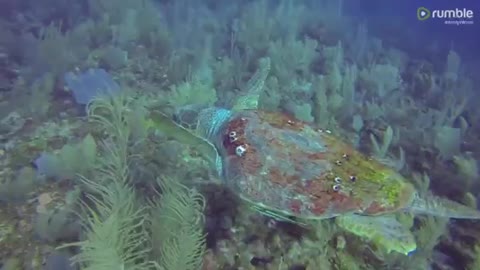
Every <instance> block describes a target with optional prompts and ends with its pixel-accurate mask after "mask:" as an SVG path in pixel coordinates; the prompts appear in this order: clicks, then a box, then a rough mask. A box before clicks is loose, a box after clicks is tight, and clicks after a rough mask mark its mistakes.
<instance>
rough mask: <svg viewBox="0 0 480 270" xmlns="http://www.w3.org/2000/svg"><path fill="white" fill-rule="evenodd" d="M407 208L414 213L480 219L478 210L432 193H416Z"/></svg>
mask: <svg viewBox="0 0 480 270" xmlns="http://www.w3.org/2000/svg"><path fill="white" fill-rule="evenodd" d="M406 210H407V211H408V212H411V213H413V214H426V215H432V216H437V217H445V218H455V219H480V212H479V211H478V210H476V209H473V208H470V207H468V206H465V205H463V204H460V203H457V202H455V201H452V200H449V199H446V198H442V197H438V196H435V195H433V194H431V193H427V194H422V195H419V194H416V195H415V197H414V199H413V200H412V202H411V204H410V205H409V206H408V208H407V209H406Z"/></svg>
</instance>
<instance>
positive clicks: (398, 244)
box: [335, 215, 417, 255]
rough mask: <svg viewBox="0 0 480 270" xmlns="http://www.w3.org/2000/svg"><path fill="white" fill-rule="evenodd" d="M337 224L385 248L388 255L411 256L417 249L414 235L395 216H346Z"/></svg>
mask: <svg viewBox="0 0 480 270" xmlns="http://www.w3.org/2000/svg"><path fill="white" fill-rule="evenodd" d="M335 222H336V223H337V225H339V226H340V227H341V228H343V229H344V230H346V231H348V232H351V233H353V234H355V235H357V236H359V237H362V238H365V239H367V240H369V241H371V242H373V243H375V244H376V245H377V246H379V247H382V248H384V249H385V251H386V252H387V253H390V252H392V251H395V252H399V253H402V254H405V255H409V254H410V253H411V252H413V251H415V250H416V248H417V244H416V243H415V237H414V236H413V234H412V233H411V232H410V230H408V229H407V228H405V227H404V226H403V225H402V224H400V222H398V221H397V219H396V218H395V216H393V215H382V216H362V215H345V216H339V217H336V218H335Z"/></svg>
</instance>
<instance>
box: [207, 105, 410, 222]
mask: <svg viewBox="0 0 480 270" xmlns="http://www.w3.org/2000/svg"><path fill="white" fill-rule="evenodd" d="M213 143H214V144H215V145H216V148H217V149H218V151H219V154H220V156H221V158H222V160H223V162H224V163H223V174H224V177H223V179H225V181H226V184H227V185H228V186H229V187H230V188H232V189H233V190H234V191H235V192H236V193H237V194H240V196H241V197H242V198H243V199H246V200H247V201H250V202H251V203H254V204H255V205H257V206H260V207H262V208H266V209H270V210H273V211H275V212H277V213H279V214H281V215H286V216H295V217H300V218H306V219H323V218H331V217H335V216H338V215H343V214H347V213H357V214H367V215H378V214H385V213H390V212H394V211H397V210H399V209H403V208H406V207H407V206H408V205H409V204H410V203H411V201H412V200H413V197H414V194H415V192H414V189H413V187H412V186H411V185H410V184H409V183H408V182H407V181H405V180H404V179H403V178H402V177H401V176H400V175H399V174H398V173H396V172H394V171H393V170H392V169H389V168H387V167H385V166H384V165H382V164H380V163H379V162H376V161H375V160H372V159H371V158H369V157H367V156H365V155H363V154H361V153H360V152H358V151H356V150H355V149H353V148H352V147H351V146H350V145H347V144H345V143H343V142H342V141H340V140H339V139H337V138H336V137H335V136H332V135H331V134H330V132H329V131H326V130H319V129H314V128H313V127H312V126H310V125H307V124H305V123H303V122H301V121H299V120H296V119H294V118H291V117H289V116H287V115H285V114H280V113H268V112H262V111H256V110H245V111H241V112H237V113H235V114H233V115H232V117H231V118H230V119H229V120H228V121H227V122H226V123H224V124H223V125H222V127H221V128H220V130H219V133H218V136H217V138H215V139H214V141H213Z"/></svg>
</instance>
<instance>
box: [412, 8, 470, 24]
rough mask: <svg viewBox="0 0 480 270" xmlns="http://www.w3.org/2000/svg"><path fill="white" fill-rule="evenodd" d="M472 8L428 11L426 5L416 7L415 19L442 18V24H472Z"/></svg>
mask: <svg viewBox="0 0 480 270" xmlns="http://www.w3.org/2000/svg"><path fill="white" fill-rule="evenodd" d="M473 17H474V16H473V10H471V9H466V8H455V9H436V10H432V11H430V10H429V9H428V8H426V7H419V8H417V19H418V20H419V21H425V20H428V19H430V18H432V19H440V20H443V22H444V24H454V25H461V24H473Z"/></svg>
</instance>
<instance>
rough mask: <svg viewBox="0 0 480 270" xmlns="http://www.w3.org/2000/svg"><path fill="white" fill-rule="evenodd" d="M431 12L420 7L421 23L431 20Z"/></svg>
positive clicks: (418, 13) (419, 18)
mask: <svg viewBox="0 0 480 270" xmlns="http://www.w3.org/2000/svg"><path fill="white" fill-rule="evenodd" d="M430 15H431V12H430V10H428V9H427V8H425V7H419V8H418V9H417V18H418V20H419V21H425V20H426V19H428V18H430Z"/></svg>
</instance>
